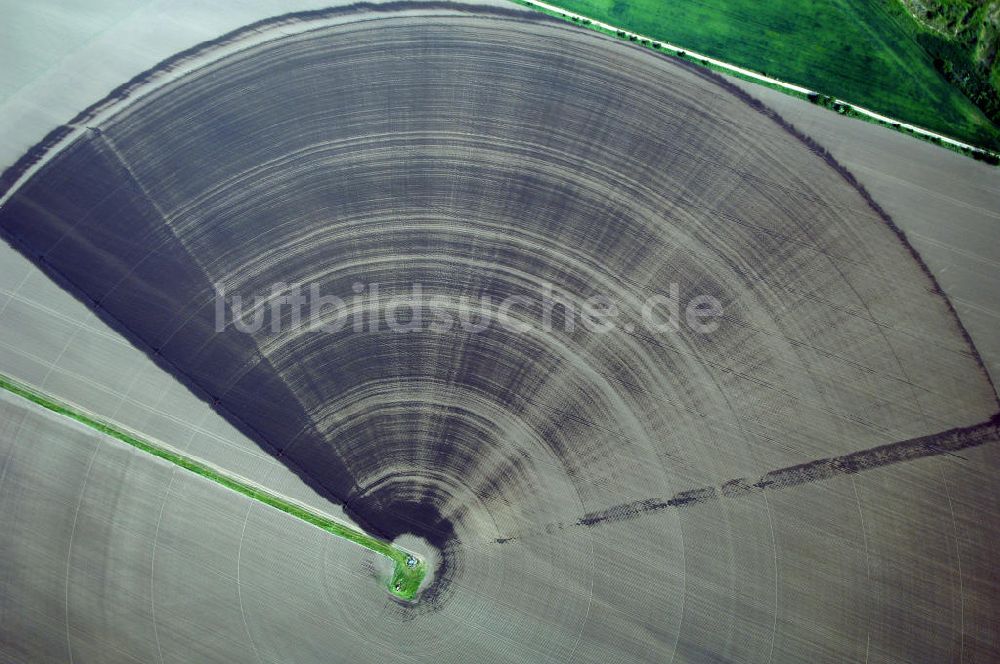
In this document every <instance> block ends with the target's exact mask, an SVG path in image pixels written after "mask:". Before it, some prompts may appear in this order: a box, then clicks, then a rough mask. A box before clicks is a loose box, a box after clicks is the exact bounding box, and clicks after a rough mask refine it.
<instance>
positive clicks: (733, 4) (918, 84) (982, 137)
mask: <svg viewBox="0 0 1000 664" xmlns="http://www.w3.org/2000/svg"><path fill="white" fill-rule="evenodd" d="M551 4H555V5H558V6H560V7H565V8H566V9H568V10H570V11H573V12H577V13H579V14H583V15H585V16H590V17H593V18H594V19H596V20H599V21H603V22H606V23H610V24H612V25H617V26H621V27H623V28H625V29H628V30H632V31H634V32H638V33H641V34H645V35H649V36H651V37H654V38H659V39H662V40H664V41H668V42H671V43H674V44H678V45H681V46H684V47H687V48H690V49H691V50H693V51H698V52H700V53H704V54H706V55H709V56H711V57H715V58H718V59H720V60H724V61H726V62H730V63H733V64H736V65H739V66H742V67H746V68H748V69H751V70H754V71H761V72H764V73H766V74H768V75H769V76H773V77H775V78H778V79H781V80H783V81H787V82H790V83H795V84H798V85H802V86H805V87H808V88H811V89H813V90H818V91H820V92H822V93H823V94H826V95H830V96H832V97H839V98H841V99H844V100H847V101H849V102H851V103H854V104H857V105H859V106H863V107H866V108H869V109H872V110H875V111H877V112H879V113H882V114H884V115H887V116H889V117H892V118H895V119H897V120H900V121H903V122H907V123H911V124H915V125H918V126H921V127H924V128H927V129H930V130H932V131H935V132H938V133H941V134H944V135H946V136H951V137H954V138H957V139H959V140H963V141H966V142H969V143H971V144H973V145H978V146H981V147H987V148H991V149H994V150H996V149H998V148H1000V107H998V106H997V101H996V100H997V99H998V98H1000V92H998V90H1000V88H998V86H997V80H998V79H997V74H996V70H995V61H996V44H997V41H996V39H997V38H996V34H997V28H996V23H997V20H998V19H997V17H996V14H997V10H996V8H997V4H996V3H981V4H982V8H981V9H980V10H978V11H976V12H975V13H974V16H975V17H976V18H978V19H979V20H978V22H977V21H975V20H973V18H972V15H971V14H970V18H969V20H968V21H969V25H968V27H966V28H965V30H964V31H963V30H961V27H960V26H956V25H955V24H951V23H950V21H951V20H952V19H944V21H945V24H946V25H952V29H953V30H954V31H955V32H951V33H949V32H945V31H943V30H940V29H938V27H937V25H938V22H939V19H937V16H939V13H940V12H942V11H943V10H942V9H937V10H934V9H924V10H920V9H918V7H924V8H929V7H932V6H936V5H937V4H942V5H947V6H948V7H949V13H948V16H952V15H954V14H955V13H956V12H957V9H956V8H957V7H961V6H964V5H966V4H968V5H969V6H970V8H971V7H972V5H974V4H977V3H964V2H958V3H918V2H911V3H909V7H910V10H912V11H913V12H914V15H911V14H910V13H909V11H908V9H907V7H906V6H904V5H903V4H902V3H901V2H899V1H898V0H874V1H872V2H868V1H865V0H818V1H817V2H798V1H796V0H780V1H777V2H751V1H745V0H736V1H731V0H678V1H677V2H660V1H659V0H558V1H557V2H553V3H551ZM973 9H974V8H973ZM927 11H930V12H932V14H931V16H932V18H931V19H927V14H926V12H927ZM935 11H936V12H939V13H934V12H935ZM970 11H971V9H970ZM914 16H917V17H918V18H919V19H922V20H918V18H914ZM961 16H965V13H962V14H961ZM963 25H964V24H963ZM991 81H992V83H991ZM972 99H976V100H977V101H978V102H979V105H978V106H977V104H976V103H974V102H973V101H972ZM988 116H989V117H988ZM990 117H992V118H993V120H992V121H991V120H990V119H989V118H990Z"/></svg>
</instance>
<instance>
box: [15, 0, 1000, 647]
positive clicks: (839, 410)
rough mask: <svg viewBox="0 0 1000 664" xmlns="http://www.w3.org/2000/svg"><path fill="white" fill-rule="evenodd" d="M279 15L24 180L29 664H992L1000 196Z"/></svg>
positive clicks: (438, 39)
mask: <svg viewBox="0 0 1000 664" xmlns="http://www.w3.org/2000/svg"><path fill="white" fill-rule="evenodd" d="M260 19H261V20H259V21H257V22H252V23H248V26H247V27H246V28H241V29H237V30H235V31H233V32H227V33H223V34H215V33H213V35H212V39H210V40H209V41H204V42H202V43H200V44H197V45H190V46H189V47H187V48H186V49H184V50H180V51H179V52H176V55H172V56H171V57H169V59H167V60H165V61H164V62H163V63H161V64H160V65H157V66H155V67H152V68H150V69H146V70H145V71H141V70H140V71H139V72H136V74H138V75H136V76H135V78H133V79H131V80H130V81H127V82H125V81H120V82H118V84H117V85H116V87H109V90H110V94H108V95H107V96H105V97H104V98H103V99H100V100H95V103H93V104H92V105H91V106H89V107H88V108H85V109H84V110H82V111H80V110H79V109H74V112H76V115H75V117H72V119H68V120H67V121H66V122H65V123H64V124H61V125H59V126H57V127H55V128H54V129H53V130H52V131H51V133H49V134H48V136H47V137H46V138H45V139H44V140H41V142H39V143H38V144H37V145H35V146H34V147H33V148H32V149H30V150H28V151H27V152H26V153H25V154H24V156H23V157H22V158H21V159H20V160H18V161H16V162H14V163H12V164H11V165H10V166H9V167H8V168H7V170H6V171H5V172H4V175H3V178H2V179H0V188H2V191H0V237H2V239H3V241H4V242H3V243H2V244H0V531H2V532H4V533H6V534H7V535H6V536H5V537H3V538H0V662H8V661H10V662H19V663H20V662H42V663H47V662H61V661H72V662H74V663H75V664H80V663H89V662H96V663H100V664H105V663H107V662H152V663H157V662H158V663H160V664H166V663H167V662H178V663H180V662H234V663H235V662H240V663H241V664H242V663H245V662H259V663H261V664H264V663H265V662H280V663H282V664H283V663H284V662H296V664H298V663H306V664H308V663H310V662H316V663H317V664H318V663H320V662H330V661H334V662H341V661H342V662H351V663H352V664H353V663H354V662H380V663H381V662H397V661H398V662H411V663H413V662H428V663H434V664H438V663H441V662H455V663H456V664H458V663H462V664H464V663H465V662H484V663H486V662H498V663H499V662H509V663H521V662H524V663H532V664H534V663H536V662H550V663H553V664H558V663H561V662H572V663H573V664H577V663H584V664H585V663H588V662H589V663H595V664H606V663H607V662H657V663H660V662H677V663H682V662H683V663H691V664H700V663H702V662H740V663H747V664H750V663H757V662H759V663H761V664H763V663H773V662H792V661H809V662H816V663H817V664H819V663H827V662H828V663H830V664H839V663H840V662H845V661H850V662H854V661H872V662H874V661H884V662H892V663H894V664H897V663H898V664H902V663H908V662H914V661H933V662H937V661H993V660H997V659H1000V645H998V644H1000V632H998V629H1000V628H998V625H997V624H996V619H995V616H996V615H997V611H996V608H997V605H998V598H997V596H996V588H995V581H996V579H995V577H996V574H995V560H994V559H995V556H994V555H993V551H994V550H995V549H996V548H997V547H998V546H1000V510H998V509H997V500H996V496H997V495H998V487H1000V474H998V472H997V471H998V469H1000V410H998V408H1000V401H998V395H997V392H996V388H995V383H994V380H995V378H996V375H997V370H998V369H1000V345H998V344H997V342H996V340H995V339H994V338H993V337H994V336H995V335H994V332H993V330H994V329H995V327H994V326H992V325H990V323H989V317H991V316H993V317H996V316H1000V313H998V312H997V310H996V306H995V305H993V304H991V301H992V300H991V298H992V296H993V295H994V294H995V292H994V291H995V284H998V283H1000V267H998V266H1000V261H998V260H994V259H993V258H991V257H992V256H993V254H992V253H990V251H993V250H992V249H990V247H992V246H994V244H991V242H992V240H993V239H995V238H996V237H997V236H998V228H1000V226H998V224H1000V213H998V212H997V209H998V208H996V206H995V205H994V202H996V201H997V196H998V192H1000V188H997V187H995V186H994V185H995V183H996V182H997V177H998V173H1000V171H998V170H997V169H995V168H992V167H990V166H989V165H987V164H983V163H977V162H974V161H973V160H971V159H967V158H964V157H962V156H961V155H958V154H955V153H951V152H946V151H944V150H941V149H940V148H938V147H937V146H934V145H931V144H929V143H920V142H917V141H913V140H911V139H909V138H907V137H905V136H903V135H901V134H897V133H894V132H891V131H888V130H886V129H885V128H884V127H879V126H876V125H874V124H866V123H858V122H854V121H852V120H851V119H849V118H844V117H841V116H838V115H836V114H833V113H829V112H826V111H825V110H824V109H822V108H820V107H818V106H816V105H814V104H810V103H809V102H806V101H803V100H799V99H793V98H792V97H789V96H787V95H778V93H776V92H775V91H774V90H771V89H767V90H766V92H767V93H769V94H771V95H772V96H777V97H778V99H777V100H775V99H774V98H772V97H768V96H766V95H764V94H762V93H760V91H757V92H756V93H755V89H754V87H753V86H751V85H750V84H748V83H746V82H745V81H741V80H736V79H731V78H726V77H723V76H721V75H719V74H717V73H715V72H712V71H709V70H707V69H706V68H704V67H700V66H697V65H696V64H693V63H691V62H687V61H685V60H684V59H681V58H671V57H664V56H663V54H662V53H656V52H655V51H653V50H652V49H649V48H639V47H637V46H635V45H632V44H629V43H626V42H623V41H622V40H619V39H614V38H612V37H609V36H606V35H601V34H598V33H596V32H594V31H591V30H583V29H580V28H579V27H578V26H574V25H571V24H569V23H567V22H565V21H560V20H556V19H553V18H551V17H548V16H545V15H544V14H542V13H539V12H536V11H531V10H527V9H525V8H524V7H520V6H517V5H514V4H510V5H507V4H498V3H492V2H491V3H480V4H475V5H468V4H462V5H455V4H451V3H448V4H442V3H435V2H427V3H420V2H408V3H397V2H392V3H388V4H382V5H379V4H374V5H364V6H354V5H352V6H344V7H334V8H323V9H316V10H315V11H303V12H298V13H292V14H287V15H282V16H272V15H271V14H268V15H266V16H263V17H260ZM678 41H680V40H679V39H678ZM96 61H97V62H100V61H101V60H100V59H97V60H96ZM845 96H846V95H845ZM795 104H798V106H795ZM782 105H784V106H782ZM776 108H780V109H782V110H781V112H779V111H777V110H775V109H776ZM785 111H787V113H786V112H785ZM852 129H854V130H857V133H856V134H854V133H852ZM820 139H822V140H820ZM841 155H847V156H848V157H849V159H850V161H847V160H844V161H841V159H840V156H841ZM849 167H850V168H849ZM852 169H854V170H852ZM855 170H856V172H855ZM938 173H941V174H942V175H940V176H938V175H937V174H938ZM942 220H946V221H947V224H943V223H941V222H942ZM928 225H932V226H934V228H932V229H928V228H927V226H928ZM977 246H978V247H986V249H982V250H981V251H982V255H980V254H976V253H975V250H976V247H977ZM966 272H972V273H976V272H979V273H981V274H979V275H978V279H977V280H976V284H975V286H976V288H973V289H970V290H968V291H963V290H962V288H961V287H964V286H967V284H968V280H969V279H970V278H969V276H968V275H967V274H966ZM956 273H960V274H962V275H963V276H962V279H963V280H962V281H959V286H958V287H956V286H955V281H953V278H954V275H955V274H956ZM977 289H978V290H977ZM955 293H959V294H961V295H963V296H965V300H964V301H957V302H956V300H960V299H961V298H956V297H953V295H954V294H955ZM977 311H979V312H980V313H982V314H983V315H984V316H985V317H986V320H985V322H984V319H974V318H973V316H974V315H975V313H976V312H977ZM970 320H971V321H973V323H972V324H970V323H969V321H970ZM981 346H982V348H986V349H987V351H988V353H986V354H984V353H982V352H981Z"/></svg>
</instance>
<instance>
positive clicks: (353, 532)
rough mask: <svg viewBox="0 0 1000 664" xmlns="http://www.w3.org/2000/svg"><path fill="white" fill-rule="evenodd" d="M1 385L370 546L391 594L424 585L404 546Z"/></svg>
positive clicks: (20, 387)
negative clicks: (385, 571)
mask: <svg viewBox="0 0 1000 664" xmlns="http://www.w3.org/2000/svg"><path fill="white" fill-rule="evenodd" d="M0 388H3V389H5V390H7V391H8V392H11V393H13V394H16V395H18V396H20V397H23V398H25V399H27V400H28V401H31V402H32V403H35V404H38V405H39V406H42V407H43V408H47V409H48V410H51V411H52V412H54V413H58V414H60V415H65V416H66V417H70V418H72V419H74V420H76V421H77V422H80V423H82V424H85V425H87V426H88V427H90V428H92V429H96V430H97V431H100V432H101V433H103V434H105V435H107V436H111V437H112V438H116V439H117V440H120V441H122V442H123V443H127V444H128V445H131V446H132V447H135V448H137V449H140V450H142V451H143V452H146V453H148V454H151V455H153V456H155V457H159V458H160V459H164V460H166V461H169V462H170V463H172V464H174V465H177V466H180V467H181V468H184V469H185V470H189V471H191V472H193V473H196V474H198V475H201V476H202V477H205V478H207V479H210V480H212V481H213V482H216V483H217V484H221V485H222V486H224V487H226V488H227V489H231V490H232V491H236V492H237V493H241V494H243V495H244V496H248V497H250V498H253V499H254V500H256V501H258V502H261V503H264V504H265V505H269V506H271V507H273V508H275V509H279V510H281V511H282V512H285V513H286V514H290V515H292V516H294V517H296V518H299V519H301V520H303V521H305V522H307V523H311V524H312V525H314V526H316V527H318V528H322V529H323V530H325V531H327V532H328V533H331V534H333V535H336V536H337V537H341V538H343V539H346V540H349V541H351V542H354V543H355V544H359V545H361V546H363V547H365V548H366V549H370V550H371V551H374V552H375V553H378V554H380V555H383V556H385V557H386V558H388V559H389V560H391V561H392V562H393V574H392V577H391V578H390V579H388V580H387V581H386V587H387V588H388V590H389V592H390V593H392V594H393V595H395V596H397V597H399V598H401V599H404V600H413V599H415V598H416V596H417V593H418V592H419V591H420V586H421V584H423V581H424V578H425V577H426V576H427V563H426V562H425V561H424V560H422V559H420V558H418V557H416V556H414V555H413V554H411V553H409V552H407V551H404V550H403V549H400V548H398V547H395V546H393V545H392V544H390V543H388V542H385V541H383V540H380V539H377V538H375V537H372V536H371V535H368V534H366V533H364V532H362V531H361V530H358V529H356V528H352V527H351V526H348V525H347V524H344V523H341V522H339V521H334V520H333V519H330V518H328V517H325V516H323V515H321V514H318V513H316V512H313V511H312V510H309V509H308V508H305V507H303V506H301V505H297V504H295V503H292V502H289V501H288V500H286V499H284V498H281V497H280V496H277V495H275V494H273V493H270V492H268V491H265V490H263V489H260V488H258V487H255V486H252V485H250V484H247V483H244V482H242V481H239V480H236V479H233V478H232V477H229V476H227V475H225V474H223V473H221V472H219V471H218V470H216V469H214V468H212V467H210V466H208V465H206V464H204V463H201V462H199V461H195V460H194V459H191V458H189V457H186V456H184V455H182V454H178V453H177V452H174V451H173V450H169V449H166V448H163V447H161V446H159V445H155V444H153V443H151V442H149V441H147V440H144V439H141V438H137V437H135V436H133V435H132V434H128V433H125V432H124V431H121V430H120V429H118V428H116V427H114V426H112V425H111V424H108V423H107V422H102V421H100V420H97V419H94V418H93V417H91V416H90V415H87V414H84V413H82V412H80V411H78V410H76V409H75V408H73V407H71V406H69V405H67V404H64V403H60V402H59V401H56V400H55V399H54V398H52V397H50V396H48V395H45V394H42V393H41V392H39V391H37V390H35V389H34V388H31V387H28V386H27V385H24V384H22V383H19V382H17V381H15V380H13V379H11V378H8V377H7V376H3V375H0Z"/></svg>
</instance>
